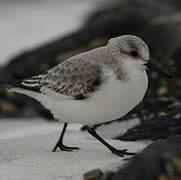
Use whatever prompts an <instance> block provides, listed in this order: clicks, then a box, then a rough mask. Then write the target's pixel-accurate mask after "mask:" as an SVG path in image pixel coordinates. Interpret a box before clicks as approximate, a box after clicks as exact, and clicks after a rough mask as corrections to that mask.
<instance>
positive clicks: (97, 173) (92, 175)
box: [84, 169, 103, 180]
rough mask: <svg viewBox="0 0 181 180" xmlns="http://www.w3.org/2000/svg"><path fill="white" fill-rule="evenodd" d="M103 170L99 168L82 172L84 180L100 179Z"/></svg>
mask: <svg viewBox="0 0 181 180" xmlns="http://www.w3.org/2000/svg"><path fill="white" fill-rule="evenodd" d="M102 175H103V172H102V171H101V170H99V169H94V170H92V171H89V172H87V173H85V174H84V180H100V179H101V177H102Z"/></svg>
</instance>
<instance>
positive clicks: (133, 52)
mask: <svg viewBox="0 0 181 180" xmlns="http://www.w3.org/2000/svg"><path fill="white" fill-rule="evenodd" d="M130 54H131V56H132V57H137V56H138V52H137V51H136V50H134V51H131V52H130Z"/></svg>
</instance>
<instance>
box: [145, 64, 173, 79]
mask: <svg viewBox="0 0 181 180" xmlns="http://www.w3.org/2000/svg"><path fill="white" fill-rule="evenodd" d="M146 66H147V67H148V69H153V70H155V71H157V72H158V73H160V74H163V75H164V76H166V77H168V78H170V79H173V78H174V77H173V76H172V75H171V74H170V73H169V72H167V71H166V70H164V69H162V68H161V67H160V66H159V65H157V64H156V63H154V62H151V61H148V63H147V64H146Z"/></svg>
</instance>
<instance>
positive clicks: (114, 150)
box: [111, 149, 136, 157]
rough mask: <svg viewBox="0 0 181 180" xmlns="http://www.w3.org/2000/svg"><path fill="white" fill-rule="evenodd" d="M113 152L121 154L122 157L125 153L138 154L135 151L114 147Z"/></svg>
mask: <svg viewBox="0 0 181 180" xmlns="http://www.w3.org/2000/svg"><path fill="white" fill-rule="evenodd" d="M111 152H112V153H113V154H116V155H118V156H121V157H124V156H125V155H135V154H136V153H133V152H128V150H127V149H122V150H119V149H112V150H111Z"/></svg>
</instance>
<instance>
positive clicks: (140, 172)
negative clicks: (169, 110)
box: [99, 136, 181, 180]
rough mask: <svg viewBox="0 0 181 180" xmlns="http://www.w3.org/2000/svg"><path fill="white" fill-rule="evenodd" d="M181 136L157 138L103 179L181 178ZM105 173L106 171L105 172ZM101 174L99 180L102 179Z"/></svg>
mask: <svg viewBox="0 0 181 180" xmlns="http://www.w3.org/2000/svg"><path fill="white" fill-rule="evenodd" d="M180 144H181V136H173V137H170V138H168V139H167V140H165V141H164V140H162V141H161V140H158V141H156V142H154V143H152V144H151V145H149V146H148V147H146V148H145V149H144V150H143V151H142V152H141V153H139V154H137V155H135V157H133V158H132V159H131V161H130V162H129V163H127V164H126V165H125V166H124V167H122V168H121V169H119V170H118V171H117V172H112V173H110V172H108V174H111V176H108V177H107V178H105V179H104V180H122V179H125V180H140V179H144V180H179V179H181V146H180ZM105 174H107V173H105ZM103 177H105V175H103V176H102V177H101V178H100V179H99V180H103V179H102V178H103Z"/></svg>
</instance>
